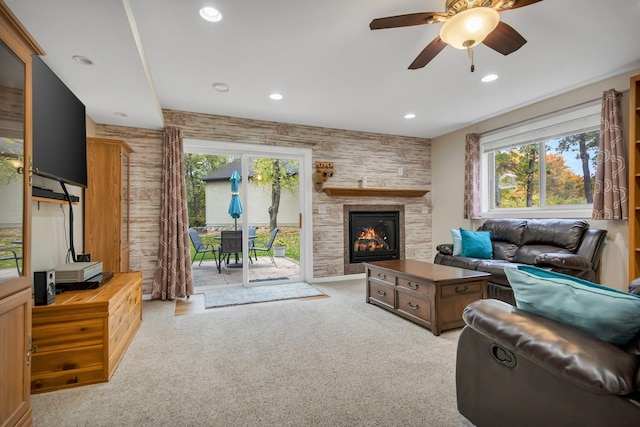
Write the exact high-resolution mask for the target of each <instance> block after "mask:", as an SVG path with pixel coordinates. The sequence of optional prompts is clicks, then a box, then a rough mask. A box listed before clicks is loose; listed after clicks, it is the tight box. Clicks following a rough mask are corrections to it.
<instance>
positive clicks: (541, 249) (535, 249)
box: [513, 244, 573, 265]
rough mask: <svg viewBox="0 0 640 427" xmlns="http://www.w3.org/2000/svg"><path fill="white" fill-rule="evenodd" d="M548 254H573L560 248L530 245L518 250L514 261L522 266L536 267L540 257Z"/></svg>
mask: <svg viewBox="0 0 640 427" xmlns="http://www.w3.org/2000/svg"><path fill="white" fill-rule="evenodd" d="M546 253H555V254H561V253H565V254H570V253H573V252H571V251H569V250H568V249H564V248H561V247H558V246H551V245H533V244H530V245H525V246H520V247H519V248H518V250H516V253H515V255H514V256H513V261H514V262H519V263H522V264H529V265H534V264H535V262H536V258H537V257H538V255H541V254H546Z"/></svg>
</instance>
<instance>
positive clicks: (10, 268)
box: [0, 42, 25, 284]
mask: <svg viewBox="0 0 640 427" xmlns="http://www.w3.org/2000/svg"><path fill="white" fill-rule="evenodd" d="M24 87H25V66H24V63H23V62H22V61H21V60H20V59H19V58H18V57H17V56H16V55H14V54H13V52H11V50H10V49H9V48H8V47H7V45H5V44H4V43H2V42H0V284H1V283H2V282H6V281H7V280H10V279H15V278H17V277H19V276H21V275H22V248H23V244H22V231H23V224H22V221H23V205H24V203H23V197H24V194H23V193H24V170H25V168H24Z"/></svg>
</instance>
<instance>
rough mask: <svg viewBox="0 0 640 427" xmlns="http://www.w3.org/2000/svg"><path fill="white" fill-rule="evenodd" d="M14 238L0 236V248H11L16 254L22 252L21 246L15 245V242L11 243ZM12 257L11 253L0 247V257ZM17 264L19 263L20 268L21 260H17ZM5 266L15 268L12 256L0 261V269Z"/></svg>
mask: <svg viewBox="0 0 640 427" xmlns="http://www.w3.org/2000/svg"><path fill="white" fill-rule="evenodd" d="M13 240H14V238H13V237H2V238H0V248H11V249H13V250H14V251H16V253H17V254H18V255H21V254H22V248H21V247H19V245H16V244H15V243H12V241H13ZM8 256H10V257H13V254H12V253H11V252H10V251H8V250H5V249H0V258H4V257H8ZM18 265H20V268H21V269H22V260H21V259H20V260H18ZM6 268H16V262H15V260H14V259H13V258H11V259H8V260H4V261H0V269H6Z"/></svg>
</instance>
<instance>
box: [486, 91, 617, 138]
mask: <svg viewBox="0 0 640 427" xmlns="http://www.w3.org/2000/svg"><path fill="white" fill-rule="evenodd" d="M629 90H630V89H625V90H619V91H617V92H618V93H619V94H620V95H624V94H625V93H627V92H629ZM601 99H602V97H601V96H600V97H598V98H593V99H589V100H587V101H583V102H581V103H579V104H575V105H572V106H570V107H564V108H560V109H558V110H554V111H550V112H548V113H544V114H539V115H537V116H534V117H529V118H528V119H523V120H520V121H517V122H515V123H510V124H508V125H504V126H500V127H497V128H494V129H491V130H488V131H486V132H482V133H481V134H480V136H486V135H488V134H490V133H493V132H497V131H499V130H503V129H507V128H510V127H513V126H519V125H521V124H524V123H527V122H530V121H532V120H536V119H540V118H542V117H546V116H549V115H552V114H557V113H560V112H562V111H566V110H570V109H572V108H576V107H582V106H583V105H586V104H591V103H592V102H596V101H599V100H601Z"/></svg>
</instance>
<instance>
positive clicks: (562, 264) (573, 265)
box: [533, 253, 592, 270]
mask: <svg viewBox="0 0 640 427" xmlns="http://www.w3.org/2000/svg"><path fill="white" fill-rule="evenodd" d="M533 265H535V266H536V267H544V266H550V267H558V268H566V269H570V270H591V268H592V266H591V262H589V260H588V259H586V258H585V257H583V256H580V255H575V254H563V253H546V254H540V255H538V256H537V257H536V259H535V260H534V262H533Z"/></svg>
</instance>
